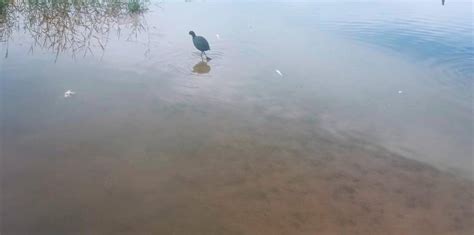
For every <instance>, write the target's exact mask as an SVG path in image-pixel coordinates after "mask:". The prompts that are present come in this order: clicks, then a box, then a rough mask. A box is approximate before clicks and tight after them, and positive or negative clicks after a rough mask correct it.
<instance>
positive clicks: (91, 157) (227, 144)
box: [2, 111, 474, 235]
mask: <svg viewBox="0 0 474 235" xmlns="http://www.w3.org/2000/svg"><path fill="white" fill-rule="evenodd" d="M187 112H188V111H186V112H185V113H183V117H182V118H178V119H175V120H173V122H174V123H175V126H174V127H176V126H181V127H182V128H183V129H181V128H180V129H178V130H177V131H176V134H175V136H168V137H166V138H163V137H160V136H157V138H156V139H155V140H152V138H150V136H148V135H155V134H156V133H158V132H160V131H161V132H167V133H169V132H168V130H166V128H174V127H173V126H171V127H169V125H166V124H169V123H165V125H163V126H161V127H162V128H161V129H160V128H154V129H153V128H152V129H151V130H150V129H148V131H145V129H146V128H144V127H140V125H136V126H134V127H125V126H129V125H124V127H122V128H118V127H114V129H118V130H115V134H116V135H115V136H116V137H112V139H111V140H108V141H104V139H105V138H102V140H101V141H98V140H96V139H94V138H93V137H92V138H88V139H87V140H86V139H82V140H80V141H77V140H74V141H73V139H74V138H75V137H65V138H62V139H59V138H58V137H60V135H61V133H57V134H59V136H54V134H52V133H55V131H52V133H46V134H43V135H42V136H39V135H38V136H36V137H34V136H30V137H29V138H23V141H18V142H17V143H16V144H13V143H12V145H6V148H5V150H7V151H5V152H4V153H5V155H4V156H2V157H3V164H2V186H3V187H2V207H3V209H2V235H23V234H25V235H26V234H40V235H42V234H45V235H46V234H48V235H49V234H101V235H103V234H394V235H398V234H430V235H432V234H472V232H473V231H474V221H473V219H474V212H473V209H474V208H473V205H474V187H473V186H474V184H473V182H472V181H470V180H464V179H462V178H458V177H456V176H453V175H450V174H448V173H443V172H441V171H439V170H437V169H435V168H432V167H430V166H428V165H425V164H422V163H419V162H417V161H414V160H409V159H406V158H404V157H403V156H400V155H397V154H394V153H391V152H390V151H388V150H386V149H384V148H382V147H377V146H376V145H373V144H369V143H366V142H364V141H362V140H360V138H353V137H349V136H335V135H333V134H331V133H328V132H326V131H324V130H320V129H317V128H314V127H310V126H307V125H305V124H302V125H299V126H292V127H291V128H290V126H291V122H290V123H288V122H287V121H283V120H280V121H271V122H268V123H267V124H265V123H259V124H258V125H256V126H253V127H252V128H236V126H235V125H242V123H233V125H234V126H232V123H229V122H228V120H229V119H227V121H221V122H219V121H218V119H219V118H217V117H218V116H219V115H216V116H215V118H216V119H215V122H214V123H213V124H212V125H213V126H214V128H213V130H212V131H210V130H209V129H206V128H207V126H206V125H205V124H204V123H201V124H203V125H196V123H191V124H189V123H188V124H186V122H185V119H186V118H185V117H186V116H188V115H186V113H187ZM188 114H189V113H188ZM211 116H212V115H211ZM221 120H226V119H221ZM164 122H166V121H164ZM197 122H199V120H197ZM102 124H104V125H105V123H102ZM123 124H127V122H124V123H123ZM183 125H184V126H185V127H183ZM247 125H248V124H247ZM251 126H252V125H251ZM103 128H104V127H103ZM110 128H112V126H111V127H110ZM184 129H186V130H187V131H184ZM189 130H192V132H191V131H189ZM89 131H91V130H89ZM125 133H129V135H128V136H129V137H123V136H126V135H125ZM138 133H141V134H138ZM120 136H121V137H120ZM199 136H200V138H199ZM46 137H49V138H50V139H48V138H46ZM63 137H64V136H63ZM97 137H99V136H97ZM114 138H115V139H114ZM124 138H127V140H124ZM137 138H138V139H137ZM51 140H55V141H56V143H53V142H49V141H51ZM122 141H123V142H122ZM6 142H8V140H7V141H6ZM20 142H22V143H20ZM47 142H48V143H47ZM119 142H121V144H122V145H123V146H121V144H119ZM126 142H128V143H129V144H128V147H127V144H124V143H126ZM137 143H140V144H137ZM21 146H23V147H21ZM25 146H28V148H24V147H25ZM9 150H10V152H9ZM13 150H14V152H13ZM32 150H34V151H35V153H36V155H35V156H27V155H22V154H26V153H31V151H32Z"/></svg>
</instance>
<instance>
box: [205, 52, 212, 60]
mask: <svg viewBox="0 0 474 235" xmlns="http://www.w3.org/2000/svg"><path fill="white" fill-rule="evenodd" d="M204 55H205V56H206V60H207V61H209V60H211V57H208V56H207V55H206V52H205V51H204Z"/></svg>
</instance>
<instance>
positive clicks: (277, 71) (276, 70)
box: [275, 69, 283, 77]
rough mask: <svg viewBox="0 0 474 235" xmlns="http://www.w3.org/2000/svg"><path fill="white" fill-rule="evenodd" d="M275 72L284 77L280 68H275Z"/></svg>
mask: <svg viewBox="0 0 474 235" xmlns="http://www.w3.org/2000/svg"><path fill="white" fill-rule="evenodd" d="M275 72H276V73H278V75H280V76H282V77H283V74H282V73H281V72H280V70H278V69H275Z"/></svg>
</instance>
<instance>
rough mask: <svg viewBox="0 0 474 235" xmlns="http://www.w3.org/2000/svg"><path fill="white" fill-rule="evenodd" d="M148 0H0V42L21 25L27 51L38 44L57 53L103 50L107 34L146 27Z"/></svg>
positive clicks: (133, 32) (133, 33)
mask: <svg viewBox="0 0 474 235" xmlns="http://www.w3.org/2000/svg"><path fill="white" fill-rule="evenodd" d="M147 4H148V0H114V1H112V0H99V1H91V0H74V1H71V0H69V1H68V0H64V1H57V0H28V1H25V0H3V1H2V0H0V42H3V43H6V45H7V51H6V55H5V57H8V41H9V40H10V38H11V37H12V33H13V32H14V31H18V30H19V29H24V30H25V32H26V33H27V34H26V35H28V36H29V37H30V38H31V39H32V45H31V47H30V52H31V53H33V50H34V48H36V47H39V48H43V49H47V50H50V51H51V52H52V53H54V54H55V55H56V59H57V57H58V55H59V54H62V53H63V52H65V51H68V52H70V53H71V54H72V56H73V57H76V55H83V56H85V55H87V54H93V53H94V51H99V52H100V51H102V52H103V51H104V50H105V48H106V46H107V43H108V41H109V39H110V38H109V37H110V34H112V35H113V34H116V35H117V37H121V35H123V34H126V37H127V40H131V39H133V38H134V37H135V38H136V37H138V34H139V33H141V32H146V31H147V25H146V21H145V19H144V13H145V12H146V11H147Z"/></svg>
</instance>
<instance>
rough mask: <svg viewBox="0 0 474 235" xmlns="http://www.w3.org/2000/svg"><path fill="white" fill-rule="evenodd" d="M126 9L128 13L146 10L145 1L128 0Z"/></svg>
mask: <svg viewBox="0 0 474 235" xmlns="http://www.w3.org/2000/svg"><path fill="white" fill-rule="evenodd" d="M128 11H129V12H130V13H141V12H144V11H146V6H145V2H144V1H143V0H129V1H128Z"/></svg>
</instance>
